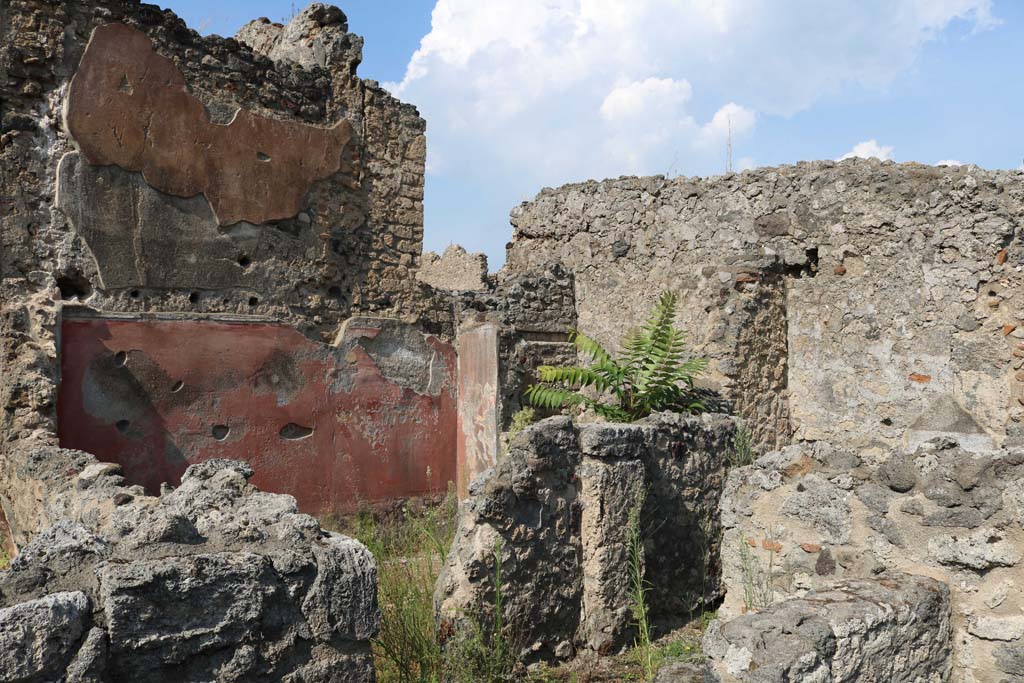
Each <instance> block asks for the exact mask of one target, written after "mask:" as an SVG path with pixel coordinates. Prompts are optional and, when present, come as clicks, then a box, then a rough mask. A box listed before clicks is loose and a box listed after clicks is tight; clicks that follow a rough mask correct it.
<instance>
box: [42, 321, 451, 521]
mask: <svg viewBox="0 0 1024 683" xmlns="http://www.w3.org/2000/svg"><path fill="white" fill-rule="evenodd" d="M427 343H428V345H429V347H430V348H432V349H433V351H434V358H435V366H436V365H440V366H441V367H440V371H441V372H443V373H444V374H445V376H444V378H443V382H441V385H442V386H441V389H440V390H439V391H438V392H436V393H430V392H429V391H428V392H427V393H420V392H418V391H416V390H415V389H414V388H410V387H409V386H403V385H401V384H398V383H396V382H394V381H392V380H390V379H388V378H387V377H385V376H384V375H383V374H382V373H381V371H380V370H379V369H378V367H377V365H376V364H375V363H374V361H373V359H372V358H371V357H370V355H369V354H368V353H367V351H366V350H365V349H364V348H363V347H361V346H359V345H349V347H348V348H346V347H345V346H344V345H342V347H341V348H335V347H330V346H325V345H322V344H317V343H315V342H313V341H310V340H308V339H306V338H305V337H304V336H302V335H301V334H300V333H298V332H297V331H295V330H293V329H291V328H288V327H285V326H280V325H272V324H256V323H227V322H212V321H184V320H141V321H140V320H110V319H92V318H90V319H68V320H65V321H64V322H63V324H62V326H61V386H60V394H59V400H58V430H59V434H60V443H61V446H63V447H65V448H76V449H79V450H83V451H87V452H90V453H93V454H95V455H96V456H97V457H98V458H99V459H101V460H104V461H108V462H116V463H119V464H121V465H122V467H123V469H124V475H125V477H126V478H127V479H128V481H129V482H130V483H135V484H142V485H143V486H145V487H146V489H147V490H148V491H149V492H151V493H155V492H157V491H158V490H159V487H160V484H161V482H169V483H171V484H172V485H176V484H177V483H178V482H179V481H180V479H181V475H182V473H183V472H184V471H185V468H186V467H188V465H189V464H191V463H196V462H201V461H203V460H208V459H211V458H233V459H239V460H245V461H247V462H249V463H251V464H252V466H253V468H254V469H255V471H256V475H255V477H254V478H253V483H255V484H256V485H257V486H259V487H260V488H261V489H263V490H266V491H274V492H278V493H288V494H291V495H293V496H295V497H296V499H297V500H298V504H299V508H300V509H301V510H303V511H304V512H309V513H313V514H319V513H325V512H330V511H337V512H351V511H353V510H355V509H357V508H358V507H359V506H360V504H362V503H375V502H381V501H388V500H393V499H398V498H405V497H410V496H418V495H425V494H434V493H441V492H443V491H445V489H446V488H447V486H448V483H449V482H451V481H453V480H454V478H455V459H456V454H455V452H456V443H455V439H456V396H455V393H456V383H455V353H454V351H453V349H452V348H451V347H450V346H449V345H447V344H444V343H442V342H440V341H439V340H437V339H435V338H433V337H428V339H427ZM436 359H441V362H440V363H437V360H436ZM429 360H430V359H429V358H425V359H424V362H429ZM432 371H436V370H432Z"/></svg>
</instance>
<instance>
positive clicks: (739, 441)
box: [726, 421, 757, 467]
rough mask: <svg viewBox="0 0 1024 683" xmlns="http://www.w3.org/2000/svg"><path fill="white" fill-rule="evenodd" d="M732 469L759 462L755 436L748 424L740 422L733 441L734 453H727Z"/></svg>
mask: <svg viewBox="0 0 1024 683" xmlns="http://www.w3.org/2000/svg"><path fill="white" fill-rule="evenodd" d="M726 455H727V457H728V459H729V466H730V467H746V466H747V465H752V464H754V461H755V460H757V450H756V449H755V448H754V435H753V434H752V433H751V431H750V427H748V426H747V423H746V422H742V421H740V422H739V423H738V424H737V425H736V436H734V437H733V440H732V451H731V452H728V453H726Z"/></svg>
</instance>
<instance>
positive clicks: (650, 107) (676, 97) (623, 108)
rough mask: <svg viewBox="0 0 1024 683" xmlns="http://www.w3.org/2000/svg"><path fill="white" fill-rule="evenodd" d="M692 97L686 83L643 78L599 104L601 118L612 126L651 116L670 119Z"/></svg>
mask: <svg viewBox="0 0 1024 683" xmlns="http://www.w3.org/2000/svg"><path fill="white" fill-rule="evenodd" d="M692 94H693V88H692V87H690V84H689V83H688V82H687V81H685V80H683V81H676V80H673V79H671V78H645V79H644V80H642V81H634V82H632V83H627V84H626V85H620V86H618V87H616V88H615V89H614V90H612V91H611V92H610V93H608V95H607V96H606V97H605V98H604V101H603V102H602V103H601V117H602V118H603V119H604V120H605V121H610V122H613V123H617V122H622V121H628V120H631V119H633V120H635V119H638V118H641V117H644V116H650V115H652V114H653V115H655V116H657V117H659V118H662V119H665V118H667V119H669V120H671V118H672V117H674V116H680V115H681V113H682V112H681V108H682V106H683V105H684V104H686V102H687V100H689V99H690V96H691V95H692Z"/></svg>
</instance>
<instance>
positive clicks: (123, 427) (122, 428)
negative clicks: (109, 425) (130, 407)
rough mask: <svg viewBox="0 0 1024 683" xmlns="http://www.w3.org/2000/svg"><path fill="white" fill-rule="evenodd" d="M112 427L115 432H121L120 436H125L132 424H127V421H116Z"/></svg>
mask: <svg viewBox="0 0 1024 683" xmlns="http://www.w3.org/2000/svg"><path fill="white" fill-rule="evenodd" d="M114 426H115V427H117V431H119V432H121V433H122V434H127V433H128V428H129V427H131V426H132V423H131V422H129V421H128V420H118V421H117V422H116V423H115V424H114Z"/></svg>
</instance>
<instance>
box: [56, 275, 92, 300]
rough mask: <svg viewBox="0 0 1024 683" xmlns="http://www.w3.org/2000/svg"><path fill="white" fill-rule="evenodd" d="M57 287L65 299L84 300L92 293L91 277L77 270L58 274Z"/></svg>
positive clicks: (61, 296)
mask: <svg viewBox="0 0 1024 683" xmlns="http://www.w3.org/2000/svg"><path fill="white" fill-rule="evenodd" d="M57 289H59V290H60V298H61V299H63V300H64V301H68V300H70V299H78V300H80V301H84V300H85V299H87V298H88V297H89V295H90V294H92V283H91V282H89V278H87V277H85V276H84V275H82V274H81V273H80V272H78V271H77V270H75V271H72V272H70V273H65V274H64V275H59V276H57Z"/></svg>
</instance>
